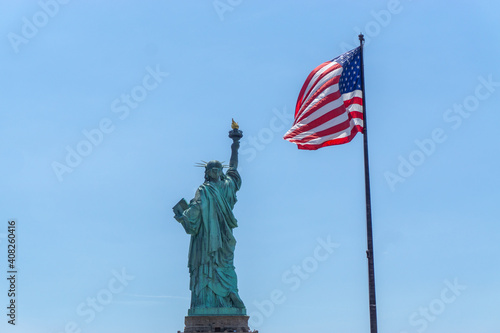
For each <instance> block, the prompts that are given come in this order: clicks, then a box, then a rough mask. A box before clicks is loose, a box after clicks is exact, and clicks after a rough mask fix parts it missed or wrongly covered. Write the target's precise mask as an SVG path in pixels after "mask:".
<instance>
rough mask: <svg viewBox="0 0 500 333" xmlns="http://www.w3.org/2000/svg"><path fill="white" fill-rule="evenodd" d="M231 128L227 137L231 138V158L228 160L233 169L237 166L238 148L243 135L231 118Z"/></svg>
mask: <svg viewBox="0 0 500 333" xmlns="http://www.w3.org/2000/svg"><path fill="white" fill-rule="evenodd" d="M231 128H232V130H231V131H229V137H230V138H231V139H233V143H232V144H231V159H230V160H229V167H230V168H233V169H237V168H238V149H239V148H240V139H241V138H242V137H243V132H242V131H240V129H239V128H240V127H239V126H238V123H236V122H235V121H234V119H233V120H232V123H231Z"/></svg>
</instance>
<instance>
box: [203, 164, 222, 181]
mask: <svg viewBox="0 0 500 333" xmlns="http://www.w3.org/2000/svg"><path fill="white" fill-rule="evenodd" d="M222 169H223V166H222V163H221V162H219V161H216V160H213V161H210V162H208V163H207V164H206V165H205V181H218V180H223V179H224V173H223V172H222Z"/></svg>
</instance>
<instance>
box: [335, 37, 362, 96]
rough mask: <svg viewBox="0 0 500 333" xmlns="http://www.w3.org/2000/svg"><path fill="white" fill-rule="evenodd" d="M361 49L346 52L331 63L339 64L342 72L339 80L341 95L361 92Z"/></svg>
mask: <svg viewBox="0 0 500 333" xmlns="http://www.w3.org/2000/svg"><path fill="white" fill-rule="evenodd" d="M360 51H361V48H360V47H357V48H355V49H354V50H351V51H349V52H346V53H344V54H341V55H339V56H338V57H336V58H334V59H333V60H332V61H335V62H337V63H339V64H340V65H341V66H342V68H343V70H342V75H341V76H340V80H339V90H340V93H341V94H345V93H349V92H352V91H354V90H361V57H360Z"/></svg>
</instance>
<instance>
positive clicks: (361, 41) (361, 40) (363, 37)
mask: <svg viewBox="0 0 500 333" xmlns="http://www.w3.org/2000/svg"><path fill="white" fill-rule="evenodd" d="M358 38H359V42H360V43H361V44H363V42H364V41H365V36H364V35H363V33H362V32H360V33H359V35H358Z"/></svg>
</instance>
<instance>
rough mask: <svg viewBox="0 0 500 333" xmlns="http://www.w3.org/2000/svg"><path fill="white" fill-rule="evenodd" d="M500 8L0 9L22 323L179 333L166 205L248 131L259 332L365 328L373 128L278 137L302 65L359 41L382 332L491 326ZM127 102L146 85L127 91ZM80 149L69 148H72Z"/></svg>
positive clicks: (250, 266)
mask: <svg viewBox="0 0 500 333" xmlns="http://www.w3.org/2000/svg"><path fill="white" fill-rule="evenodd" d="M498 12H500V5H499V4H498V3H497V2H495V1H476V2H468V1H455V2H453V4H451V3H450V2H444V1H441V2H439V1H438V2H436V1H434V2H432V1H416V0H413V1H411V0H401V1H393V0H390V1H351V2H340V1H292V2H290V1H272V2H271V1H246V0H231V1H230V0H220V1H211V0H209V1H141V2H139V1H106V2H98V1H85V2H78V1H67V0H66V1H62V0H60V1H56V0H41V1H39V2H36V1H15V2H13V1H5V0H2V1H0V22H1V24H0V35H1V36H2V38H1V39H0V41H1V42H0V52H1V59H2V61H1V62H0V70H1V74H2V75H1V79H0V80H1V81H0V82H1V83H0V87H1V89H2V97H1V98H0V115H1V118H0V130H1V134H2V137H3V139H2V140H1V143H0V151H1V156H2V163H1V166H0V170H1V175H2V177H0V191H1V195H0V249H1V250H0V270H1V272H2V276H6V275H7V273H6V271H7V248H6V246H7V238H6V236H7V221H9V219H16V221H17V241H18V247H17V264H18V266H17V267H18V276H17V289H18V290H17V291H18V297H17V298H16V306H17V307H16V311H17V318H16V327H12V325H9V324H8V323H7V319H8V318H7V316H6V315H5V314H6V313H7V309H6V306H7V304H8V302H9V297H8V296H7V290H8V288H9V286H8V283H7V280H6V279H5V278H3V279H2V281H3V282H1V283H0V304H1V308H2V309H3V310H2V311H3V312H2V313H1V317H0V318H3V319H2V320H1V321H0V331H1V332H17V333H25V332H40V333H56V332H57V333H62V332H80V331H81V332H93V333H103V332H123V333H131V332H138V331H140V332H150V333H155V332H169V331H170V332H175V331H177V330H182V329H183V325H184V316H185V315H187V309H188V308H189V297H190V294H189V289H188V287H189V274H188V270H187V266H186V265H187V252H188V244H189V236H188V235H186V234H185V232H184V230H183V229H182V227H181V226H180V225H179V224H178V223H177V222H176V221H175V220H174V219H173V217H172V216H173V213H172V210H171V207H172V206H173V205H174V204H175V203H176V202H177V201H178V200H179V199H180V198H182V197H184V198H186V199H187V200H189V199H191V198H192V197H193V195H194V191H195V190H196V188H197V186H199V185H200V184H201V183H202V181H203V170H202V169H200V168H196V167H194V164H195V163H197V162H199V161H200V160H211V159H218V160H223V161H228V160H229V155H230V143H231V140H230V139H229V138H228V137H227V132H228V131H229V129H230V123H231V118H234V119H235V120H236V121H238V122H239V124H240V128H241V130H243V133H244V137H243V140H242V144H241V149H240V171H241V175H242V179H243V186H242V188H241V190H240V192H238V199H239V201H238V203H237V204H236V206H235V209H234V213H235V215H236V217H237V219H238V221H239V228H237V229H235V231H234V233H235V236H236V238H237V241H238V245H237V248H236V257H235V265H236V271H237V274H238V283H239V289H240V296H241V298H242V299H243V301H244V302H245V304H246V307H247V311H248V314H249V315H250V316H251V319H250V323H251V327H252V328H254V329H258V330H259V331H260V332H263V333H265V332H289V333H296V332H297V333H298V332H303V331H305V330H307V331H321V332H323V331H338V332H347V331H348V332H353V333H361V332H367V331H368V329H369V316H368V290H367V289H368V287H367V286H368V279H367V267H366V266H367V265H366V256H365V250H366V229H365V211H364V208H365V205H364V179H363V160H362V157H363V153H362V137H361V135H358V136H357V137H356V138H355V139H354V140H353V141H352V142H351V143H349V144H346V145H341V146H335V147H327V148H324V149H320V150H318V151H313V152H312V151H299V150H298V149H297V148H296V147H295V145H293V144H291V143H288V142H286V141H284V140H283V139H282V136H283V135H284V133H285V132H286V131H287V130H288V129H289V127H290V126H291V123H292V115H293V110H294V108H295V102H296V98H297V95H298V92H299V90H300V88H301V86H302V83H303V81H304V80H305V78H306V77H307V75H308V74H309V72H310V71H311V70H312V69H313V68H314V67H316V66H317V65H319V64H320V63H322V62H324V61H326V60H330V59H332V58H334V57H335V56H337V55H339V54H340V53H342V52H344V51H345V50H347V49H348V48H350V47H352V48H353V47H355V46H357V44H355V43H354V41H355V40H356V39H357V35H358V34H359V32H363V33H364V34H365V36H366V38H367V43H366V46H365V80H366V101H367V113H368V116H367V117H368V125H369V144H370V167H371V186H372V205H373V223H374V248H375V249H374V250H375V273H376V284H377V290H376V291H377V305H378V322H379V331H380V332H386V333H414V332H418V333H421V332H428V333H432V332H439V333H446V332H454V333H468V332H479V333H494V332H498V327H499V326H500V320H499V319H498V318H499V317H498V311H499V309H500V288H499V281H500V269H499V265H498V264H499V260H498V253H499V251H500V227H499V224H498V222H499V218H498V216H499V213H500V212H499V205H498V202H499V199H500V198H499V193H498V188H499V185H500V177H499V176H498V170H499V169H500V159H499V157H498V149H499V148H498V147H499V139H498V135H497V132H498V124H499V123H500V116H499V115H498V112H497V111H498V105H499V102H500V70H499V67H498V65H497V64H498V59H499V56H500V52H499V47H498V45H500V37H499V36H500V35H499V34H498V31H499V23H498V22H499V20H498ZM130 96H133V97H130ZM75 154H78V156H75Z"/></svg>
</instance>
